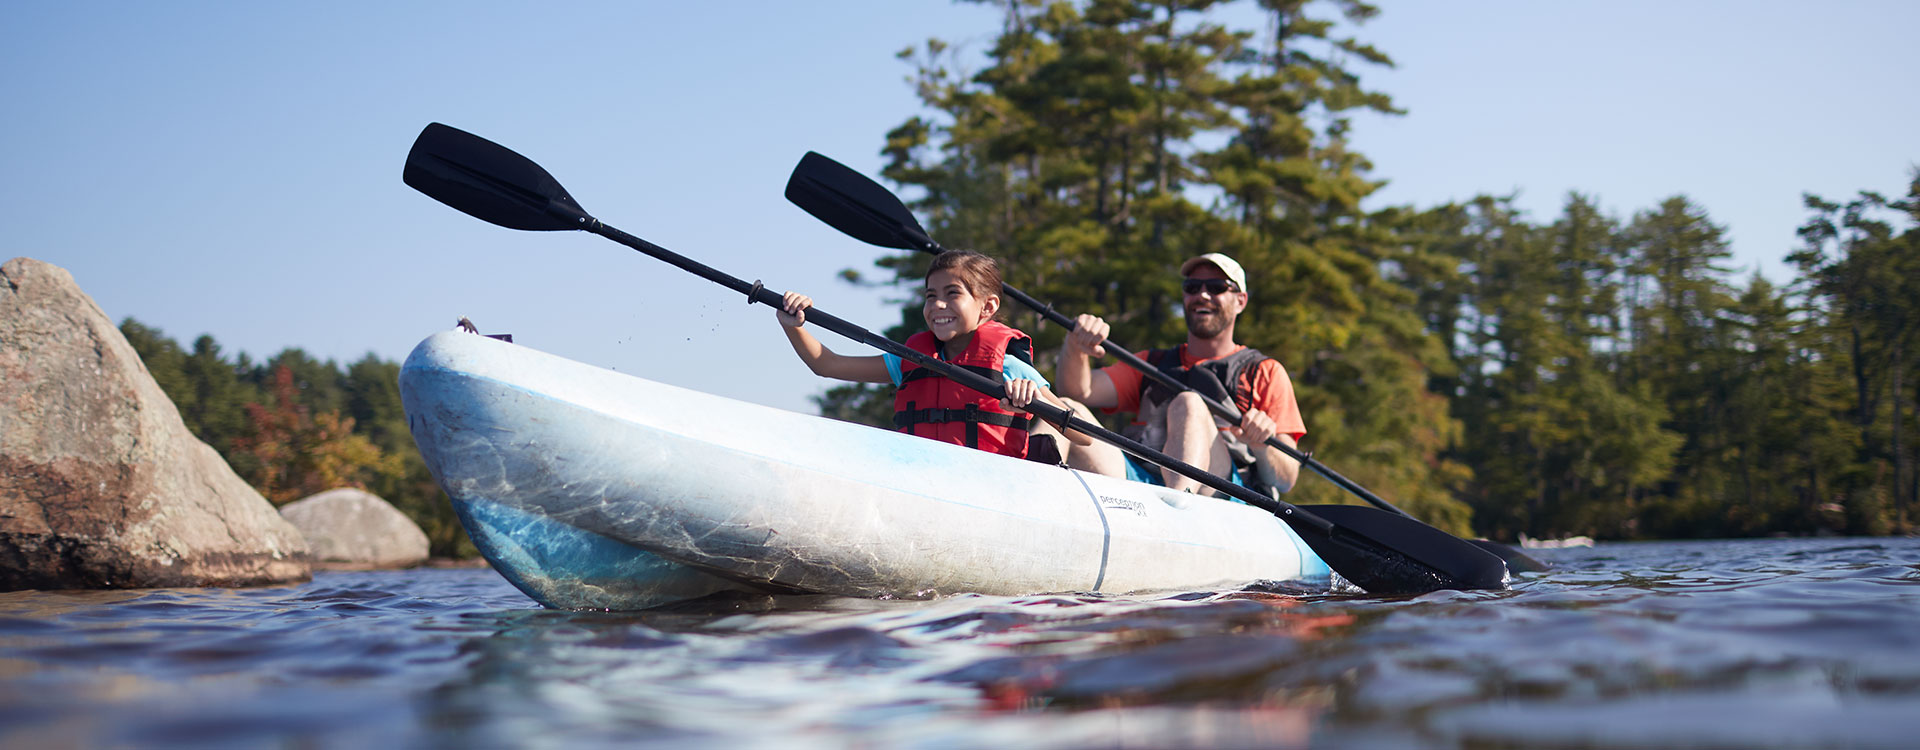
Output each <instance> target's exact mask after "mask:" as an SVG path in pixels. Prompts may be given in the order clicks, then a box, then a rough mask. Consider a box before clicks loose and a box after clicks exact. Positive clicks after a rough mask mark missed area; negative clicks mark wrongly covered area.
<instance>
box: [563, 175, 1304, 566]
mask: <svg viewBox="0 0 1920 750" xmlns="http://www.w3.org/2000/svg"><path fill="white" fill-rule="evenodd" d="M553 210H559V211H566V212H573V213H578V211H577V209H572V208H571V207H568V206H561V207H559V208H557V209H553ZM579 216H580V217H581V222H580V228H581V229H584V230H586V231H588V232H592V233H594V234H597V235H600V236H602V237H605V238H607V239H610V240H613V241H614V242H618V243H620V244H622V245H626V246H627V247H631V248H633V249H635V250H638V251H640V252H642V253H645V254H647V255H649V256H652V257H654V258H657V259H659V260H662V261H665V262H667V263H668V264H670V265H673V266H675V267H677V268H679V269H681V270H683V271H686V272H688V273H691V274H693V275H695V276H699V277H701V278H703V279H706V280H708V281H711V282H714V283H716V284H719V285H721V286H724V287H726V288H728V289H732V290H734V291H736V292H739V293H741V294H744V295H747V300H748V302H758V303H760V304H763V305H766V306H768V307H772V308H774V309H780V307H781V305H782V304H783V303H784V300H783V298H782V296H781V295H780V293H778V292H775V291H773V290H771V289H768V288H766V287H765V286H762V285H761V284H760V283H759V282H754V283H751V284H749V283H747V282H746V281H743V280H741V279H739V278H736V277H734V276H730V275H728V274H726V273H723V272H721V271H719V270H716V269H714V268H712V267H710V266H708V265H706V264H704V263H701V262H699V261H696V260H693V259H691V258H688V257H686V256H683V255H680V254H679V253H675V252H673V251H672V250H668V249H666V248H664V247H661V246H659V245H655V244H653V243H651V242H648V241H646V240H643V239H640V238H639V237H635V236H633V235H631V234H627V233H626V232H622V231H620V230H619V229H616V228H614V227H611V226H608V225H607V224H605V223H603V222H601V221H600V220H599V219H595V218H593V217H591V216H587V215H586V214H584V213H580V214H579ZM806 315H807V322H808V323H813V324H816V325H819V326H820V327H821V328H824V329H826V330H829V331H832V332H834V333H837V334H840V335H841V336H845V337H847V338H849V339H852V340H854V341H858V342H860V343H862V344H866V345H868V346H871V347H873V348H875V349H879V350H881V351H884V352H887V353H889V354H894V355H898V356H899V357H900V358H901V359H905V360H908V361H911V362H913V363H914V364H916V365H919V366H921V367H925V368H928V369H931V370H933V371H934V372H938V373H940V375H941V377H944V378H947V379H948V380H952V381H954V382H956V383H959V384H961V385H963V386H966V387H968V388H971V389H973V390H976V391H979V392H981V393H984V394H987V395H989V396H997V397H1000V398H1005V397H1006V389H1005V388H1004V387H1002V386H1001V385H1000V384H998V383H995V382H993V381H991V380H988V379H986V378H985V377H982V376H980V375H978V374H976V373H974V372H971V371H969V370H965V369H962V368H959V367H955V366H953V365H951V364H949V363H946V362H942V361H940V360H939V359H938V358H935V357H931V356H928V355H926V354H922V353H920V352H918V351H915V350H913V349H911V348H908V347H907V346H906V345H905V344H901V343H900V342H897V341H894V340H893V339H889V338H887V337H885V336H881V335H879V334H876V333H874V332H872V331H869V330H867V329H865V328H861V327H860V326H857V325H854V324H852V323H849V322H847V321H845V320H841V319H840V318H838V317H835V316H833V315H830V314H828V313H826V312H823V311H821V310H820V309H819V308H808V309H807V313H806ZM1026 409H1027V411H1030V412H1033V413H1034V414H1038V415H1040V417H1041V418H1043V419H1046V420H1047V421H1049V422H1053V423H1055V424H1059V425H1063V426H1065V427H1066V428H1068V429H1074V430H1079V431H1081V432H1083V433H1086V434H1088V435H1092V436H1094V437H1097V438H1100V439H1101V440H1105V441H1107V442H1109V443H1113V444H1114V445H1117V446H1120V448H1122V449H1123V450H1126V451H1127V452H1128V453H1132V454H1134V455H1136V456H1139V457H1141V458H1144V459H1146V460H1148V461H1152V462H1154V463H1156V464H1159V465H1161V466H1165V467H1167V468H1169V469H1172V470H1174V471H1175V472H1177V473H1179V474H1180V475H1182V476H1185V477H1188V478H1190V479H1193V480H1194V481H1197V482H1199V483H1201V484H1204V485H1206V486H1208V487H1211V488H1213V489H1215V490H1219V491H1220V492H1223V493H1226V494H1227V495H1230V496H1232V497H1233V498H1234V499H1236V500H1240V501H1241V502H1244V503H1246V504H1248V505H1251V506H1254V507H1256V508H1259V509H1261V510H1264V511H1267V512H1269V513H1272V514H1274V515H1277V516H1280V517H1281V518H1283V519H1287V520H1291V521H1298V522H1300V523H1304V524H1306V525H1308V526H1310V527H1312V528H1314V529H1317V530H1319V531H1320V532H1321V533H1324V534H1332V533H1333V532H1334V529H1335V526H1334V525H1333V524H1332V523H1331V522H1329V521H1327V520H1326V519H1324V518H1321V517H1319V516H1316V515H1314V514H1312V513H1309V512H1307V511H1305V510H1302V509H1301V508H1300V507H1299V506H1296V505H1293V504H1291V503H1286V502H1281V501H1278V500H1274V499H1273V498H1270V497H1267V496H1265V495H1262V494H1260V493H1258V492H1254V491H1253V490H1250V489H1247V488H1245V487H1242V486H1240V485H1237V484H1234V483H1232V482H1229V481H1227V480H1226V479H1223V478H1221V477H1219V476H1217V475H1215V474H1213V473H1211V472H1208V471H1206V470H1204V469H1201V468H1200V467H1197V466H1194V465H1192V464H1189V463H1186V462H1184V461H1181V460H1179V459H1176V458H1174V457H1172V456H1169V455H1167V454H1165V453H1161V452H1160V451H1157V450H1154V449H1152V448H1148V447H1147V446H1145V445H1142V444H1141V443H1140V442H1139V441H1136V440H1133V439H1130V438H1128V437H1126V436H1124V435H1121V434H1119V433H1117V432H1113V431H1112V430H1108V429H1106V428H1105V427H1101V426H1100V425H1097V424H1093V423H1090V422H1088V421H1086V420H1083V419H1080V418H1079V417H1075V416H1074V415H1073V412H1070V411H1067V410H1066V409H1062V408H1060V407H1058V406H1054V405H1053V404H1049V403H1046V402H1044V401H1035V402H1033V403H1030V404H1028V405H1027V406H1026Z"/></svg>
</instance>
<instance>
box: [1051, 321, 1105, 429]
mask: <svg viewBox="0 0 1920 750" xmlns="http://www.w3.org/2000/svg"><path fill="white" fill-rule="evenodd" d="M1108 330H1109V329H1108V328H1107V322H1106V321H1104V320H1101V319H1099V318H1098V317H1095V316H1092V315H1082V316H1080V317H1079V318H1077V319H1075V320H1074V326H1073V330H1072V331H1070V332H1068V333H1067V340H1066V341H1065V342H1064V343H1062V344H1061V345H1060V371H1059V372H1058V373H1056V374H1057V375H1059V381H1060V382H1058V383H1055V384H1054V385H1055V387H1056V390H1058V391H1059V392H1060V395H1062V396H1065V397H1067V398H1070V399H1073V400H1075V401H1079V402H1080V403H1083V404H1086V405H1087V406H1090V407H1093V408H1096V409H1111V408H1113V407H1115V406H1118V405H1119V404H1120V394H1119V392H1118V391H1116V390H1115V389H1114V387H1113V378H1111V377H1109V376H1108V375H1107V373H1106V372H1104V371H1102V370H1095V369H1093V358H1094V357H1104V356H1106V354H1107V348H1106V346H1105V344H1106V341H1107V331H1108Z"/></svg>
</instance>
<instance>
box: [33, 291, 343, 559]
mask: <svg viewBox="0 0 1920 750" xmlns="http://www.w3.org/2000/svg"><path fill="white" fill-rule="evenodd" d="M311 575H312V568H311V566H310V565H309V564H308V561H307V543H306V540H305V539H304V538H302V537H301V536H300V532H299V530H298V529H295V528H294V527H293V525H292V524H290V523H287V522H286V520H285V519H283V518H281V517H280V514H279V513H276V512H274V509H273V505H272V504H270V503H268V502H267V501H266V499H265V498H262V497H261V496H260V493H258V492H255V491H254V490H253V488H252V487H249V486H247V483H246V482H245V481H243V480H241V479H240V477H239V476H237V475H235V474H234V473H233V469H232V468H230V467H228V466H227V462H226V461H225V460H223V459H221V458H220V454H219V453H217V452H215V451H214V450H213V448H211V447H208V446H207V444H206V443H203V442H200V440H199V439H197V438H195V437H194V436H193V434H192V433H190V432H188V431H187V427H186V425H185V424H184V423H182V422H181V421H180V412H179V411H178V410H176V409H175V408H174V406H173V402H172V401H170V400H168V399H167V396H166V394H165V393H163V392H161V390H160V386H159V385H158V384H156V383H154V382H153V376H152V375H150V374H148V372H147V368H146V365H145V364H143V363H142V362H141V361H140V356H139V355H138V354H136V353H134V351H133V347H132V345H130V344H128V343H127V340H126V338H125V337H123V336H121V335H120V331H119V329H117V328H115V327H114V326H113V323H112V322H111V321H109V320H107V316H106V313H104V312H101V310H100V306H99V305H96V304H94V302H93V299H92V298H90V297H88V296H87V295H86V294H85V293H84V292H82V291H80V287H79V286H78V285H76V284H74V281H73V276H72V275H71V274H68V273H67V272H66V270H65V269H62V268H60V267H58V266H54V265H50V264H47V263H43V262H40V261H37V260H33V259H31V258H14V259H13V260H10V261H7V262H6V264H5V265H0V590H6V591H13V590H19V589H67V588H157V587H176V586H252V585H264V584H273V583H284V582H288V581H302V580H307V579H308V578H309V577H311Z"/></svg>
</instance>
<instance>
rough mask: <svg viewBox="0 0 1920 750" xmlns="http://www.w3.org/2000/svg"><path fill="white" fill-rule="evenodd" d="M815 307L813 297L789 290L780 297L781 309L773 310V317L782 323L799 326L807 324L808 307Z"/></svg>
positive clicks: (787, 325) (793, 326) (791, 326)
mask: <svg viewBox="0 0 1920 750" xmlns="http://www.w3.org/2000/svg"><path fill="white" fill-rule="evenodd" d="M809 307H813V298H812V297H809V296H807V295H804V294H801V293H799V292H787V293H786V294H785V295H782V296H781V297H780V309H778V310H774V311H773V317H774V318H776V319H778V320H779V321H780V325H783V326H786V327H788V328H799V327H800V326H803V325H806V324H807V308H809Z"/></svg>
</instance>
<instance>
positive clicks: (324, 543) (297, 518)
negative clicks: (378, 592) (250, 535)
mask: <svg viewBox="0 0 1920 750" xmlns="http://www.w3.org/2000/svg"><path fill="white" fill-rule="evenodd" d="M280 515H282V516H285V517H286V519H287V520H288V521H291V522H293V525H294V526H295V527H296V528H298V529H300V533H302V534H305V535H306V537H307V547H308V549H310V550H312V552H313V559H314V562H316V563H318V564H320V565H321V566H323V567H327V568H353V569H375V568H411V567H413V566H415V565H419V564H421V563H423V562H426V561H427V534H426V532H424V531H421V530H420V526H419V525H418V524H416V523H414V522H413V519H411V518H408V517H407V516H406V514H405V513H401V512H400V510H399V509H398V508H395V507H393V504H392V503H389V502H387V501H385V500H382V499H380V498H379V497H378V496H376V495H374V494H373V493H370V492H367V491H365V490H358V489H353V488H351V487H346V488H341V489H337V490H327V491H326V492H322V493H319V494H316V495H309V496H307V497H305V498H302V499H300V500H296V501H294V502H291V503H287V504H286V505H285V506H282V507H281V508H280Z"/></svg>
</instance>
